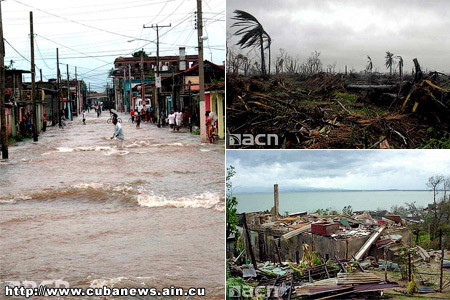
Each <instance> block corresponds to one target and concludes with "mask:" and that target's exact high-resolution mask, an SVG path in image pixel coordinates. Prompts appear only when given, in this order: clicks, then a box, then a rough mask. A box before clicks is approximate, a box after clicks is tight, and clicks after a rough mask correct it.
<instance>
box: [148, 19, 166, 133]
mask: <svg viewBox="0 0 450 300" xmlns="http://www.w3.org/2000/svg"><path fill="white" fill-rule="evenodd" d="M171 26H172V24H169V25H158V24H156V25H153V24H152V26H150V27H146V26H145V25H144V26H143V27H144V28H153V29H155V30H156V76H155V86H156V78H159V82H160V83H161V77H159V75H160V74H159V29H160V28H164V27H171ZM159 91H160V87H156V93H155V106H156V118H157V120H158V127H161V120H160V112H159Z"/></svg>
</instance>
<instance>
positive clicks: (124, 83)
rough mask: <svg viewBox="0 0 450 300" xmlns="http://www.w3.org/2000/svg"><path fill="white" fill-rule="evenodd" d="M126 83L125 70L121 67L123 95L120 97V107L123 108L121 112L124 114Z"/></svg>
mask: <svg viewBox="0 0 450 300" xmlns="http://www.w3.org/2000/svg"><path fill="white" fill-rule="evenodd" d="M126 82H127V69H126V68H125V67H123V95H122V97H121V99H122V101H121V102H122V103H121V107H122V106H123V110H122V112H124V111H125V112H126V106H125V100H126V99H127V94H126V90H127V89H126V88H125V87H126Z"/></svg>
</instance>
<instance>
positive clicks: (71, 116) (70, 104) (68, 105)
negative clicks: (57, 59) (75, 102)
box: [66, 64, 73, 121]
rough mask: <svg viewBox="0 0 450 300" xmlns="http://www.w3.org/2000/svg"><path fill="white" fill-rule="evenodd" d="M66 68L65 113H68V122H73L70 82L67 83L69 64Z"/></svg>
mask: <svg viewBox="0 0 450 300" xmlns="http://www.w3.org/2000/svg"><path fill="white" fill-rule="evenodd" d="M66 66H67V101H68V102H67V111H68V113H69V119H70V121H73V111H72V101H71V100H70V98H71V97H70V82H69V80H70V79H69V64H67V65H66Z"/></svg>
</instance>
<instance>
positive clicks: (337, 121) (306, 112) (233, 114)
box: [227, 73, 450, 149]
mask: <svg viewBox="0 0 450 300" xmlns="http://www.w3.org/2000/svg"><path fill="white" fill-rule="evenodd" d="M421 74H422V73H421ZM368 81H370V82H369V83H368ZM448 85H449V84H448V76H446V75H442V74H438V76H435V74H434V73H431V74H429V75H425V74H422V75H421V76H420V79H419V78H418V77H417V76H409V77H408V76H406V77H405V78H404V81H395V82H392V79H391V78H387V77H383V76H379V77H375V76H372V77H371V78H368V77H362V76H360V75H352V76H350V75H347V76H346V75H343V74H328V73H318V74H315V75H312V76H310V77H307V78H306V79H305V77H304V76H297V75H292V76H288V75H278V76H272V77H252V78H249V77H242V76H237V75H232V74H230V75H229V76H227V126H228V129H229V132H230V133H231V134H253V135H257V134H277V135H278V136H279V145H278V147H280V148H307V149H317V148H360V149H362V148H364V149H375V148H382V149H385V148H441V147H443V148H445V147H450V143H449V141H448V140H449V136H448V134H447V133H448V131H449V124H450V113H449V112H450V111H449V110H450V96H449V89H448Z"/></svg>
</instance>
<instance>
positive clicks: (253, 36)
mask: <svg viewBox="0 0 450 300" xmlns="http://www.w3.org/2000/svg"><path fill="white" fill-rule="evenodd" d="M234 14H235V16H234V17H233V18H232V19H233V20H236V22H234V24H233V25H231V27H240V29H239V30H238V31H236V33H235V35H236V36H241V39H240V40H239V42H237V44H236V45H238V46H240V47H241V48H255V47H257V48H259V49H260V51H261V72H262V74H263V75H265V74H266V63H265V58H264V49H266V48H269V53H270V44H271V39H270V36H269V35H268V34H267V32H266V31H265V30H264V28H263V26H262V25H261V23H259V21H258V19H256V18H255V17H254V16H253V15H251V14H249V13H248V12H245V11H242V10H235V11H234ZM265 41H267V42H268V45H267V46H266V47H264V42H265ZM269 61H270V54H269ZM269 70H270V65H269Z"/></svg>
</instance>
